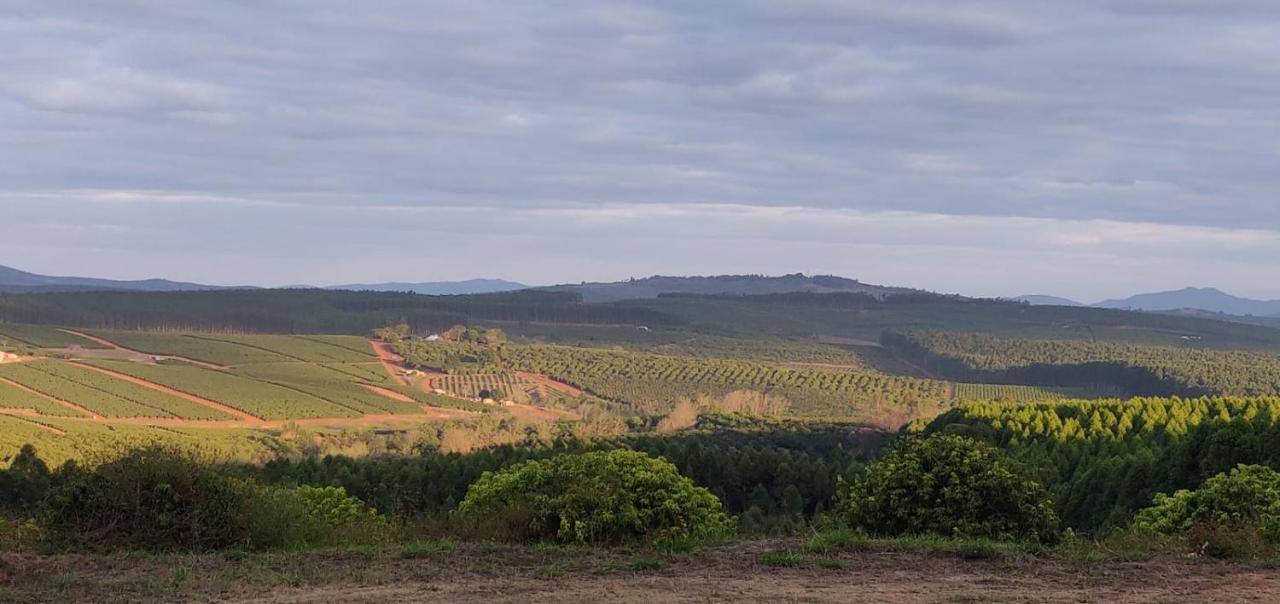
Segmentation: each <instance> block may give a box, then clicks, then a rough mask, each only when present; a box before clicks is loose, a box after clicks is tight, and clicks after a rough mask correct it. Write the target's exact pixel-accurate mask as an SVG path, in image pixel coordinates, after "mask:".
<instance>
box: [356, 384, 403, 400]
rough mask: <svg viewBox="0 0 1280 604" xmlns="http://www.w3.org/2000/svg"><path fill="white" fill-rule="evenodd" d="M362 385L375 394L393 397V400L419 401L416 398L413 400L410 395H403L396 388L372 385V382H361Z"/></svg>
mask: <svg viewBox="0 0 1280 604" xmlns="http://www.w3.org/2000/svg"><path fill="white" fill-rule="evenodd" d="M360 385H361V386H364V388H365V390H368V391H369V392H372V393H374V394H380V395H382V396H385V397H387V398H389V399H391V400H393V401H400V402H402V403H415V402H417V401H415V400H413V399H411V398H409V397H407V396H405V395H403V394H400V393H399V392H396V391H395V390H387V389H386V388H381V387H378V386H374V385H371V384H360Z"/></svg>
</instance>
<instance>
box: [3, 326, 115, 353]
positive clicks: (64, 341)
mask: <svg viewBox="0 0 1280 604" xmlns="http://www.w3.org/2000/svg"><path fill="white" fill-rule="evenodd" d="M6 341H8V342H9V344H10V345H12V344H15V343H16V344H22V345H26V346H29V347H32V348H68V347H71V346H79V347H81V348H105V346H104V345H102V344H99V343H97V342H94V341H93V340H88V339H85V338H82V337H79V336H75V335H71V334H69V333H66V332H64V331H59V330H58V329H57V328H56V327H50V326H47V325H20V324H17V323H0V349H3V348H5V346H4V344H5V342H6Z"/></svg>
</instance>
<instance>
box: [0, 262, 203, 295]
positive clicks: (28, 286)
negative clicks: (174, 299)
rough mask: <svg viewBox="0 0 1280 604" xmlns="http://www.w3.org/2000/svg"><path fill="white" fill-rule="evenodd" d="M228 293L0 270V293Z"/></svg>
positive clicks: (150, 282) (160, 283)
mask: <svg viewBox="0 0 1280 604" xmlns="http://www.w3.org/2000/svg"><path fill="white" fill-rule="evenodd" d="M213 289H227V288H223V287H218V286H214V285H202V284H199V283H184V282H180V281H170V280H168V279H142V280H137V281H117V280H114V279H96V278H91V277H57V276H51V275H39V274H36V273H29V272H26V271H22V270H18V269H16V268H10V267H7V266H0V291H5V292H15V293H22V292H42V291H93V290H123V291H146V292H167V291H202V290H213Z"/></svg>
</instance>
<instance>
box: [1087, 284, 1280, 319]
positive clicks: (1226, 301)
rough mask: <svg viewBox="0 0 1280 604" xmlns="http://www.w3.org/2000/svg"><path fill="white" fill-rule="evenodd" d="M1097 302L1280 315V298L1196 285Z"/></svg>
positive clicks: (1129, 306) (1109, 305) (1110, 305)
mask: <svg viewBox="0 0 1280 604" xmlns="http://www.w3.org/2000/svg"><path fill="white" fill-rule="evenodd" d="M1094 306H1098V307H1101V308H1120V309H1128V310H1146V311H1170V310H1181V309H1195V310H1207V311H1210V312H1217V313H1224V314H1228V315H1240V316H1255V317H1274V316H1280V300H1251V299H1249V298H1241V297H1239V296H1233V295H1231V294H1228V293H1226V292H1223V291H1222V290H1219V289H1214V288H1196V287H1188V288H1185V289H1180V290H1176V291H1167V292H1155V293H1150V294H1139V295H1136V296H1132V297H1130V298H1125V299H1122V300H1106V301H1103V302H1099V303H1097V304H1095V305H1094Z"/></svg>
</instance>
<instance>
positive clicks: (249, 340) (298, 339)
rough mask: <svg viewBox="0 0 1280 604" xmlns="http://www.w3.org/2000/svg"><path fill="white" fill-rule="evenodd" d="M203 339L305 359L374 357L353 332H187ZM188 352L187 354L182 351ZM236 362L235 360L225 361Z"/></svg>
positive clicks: (368, 359)
mask: <svg viewBox="0 0 1280 604" xmlns="http://www.w3.org/2000/svg"><path fill="white" fill-rule="evenodd" d="M186 337H188V338H191V339H195V340H201V341H205V342H221V343H230V344H235V345H237V346H242V347H245V348H250V349H254V350H259V351H263V352H267V353H271V354H276V355H280V356H284V357H288V358H289V359H290V360H294V361H303V362H307V363H366V362H372V361H376V360H377V356H376V355H374V354H373V349H372V348H371V347H370V346H369V341H368V340H366V339H364V338H359V337H355V336H261V335H221V334H213V335H204V334H200V335H188V336H186ZM181 356H187V355H181ZM224 364H227V365H235V364H238V363H224Z"/></svg>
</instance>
